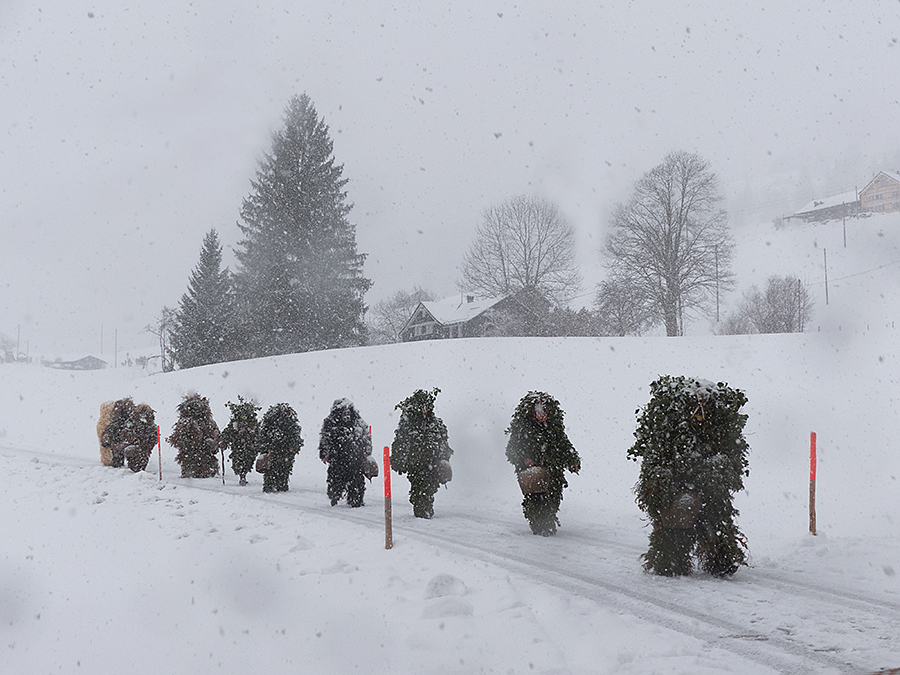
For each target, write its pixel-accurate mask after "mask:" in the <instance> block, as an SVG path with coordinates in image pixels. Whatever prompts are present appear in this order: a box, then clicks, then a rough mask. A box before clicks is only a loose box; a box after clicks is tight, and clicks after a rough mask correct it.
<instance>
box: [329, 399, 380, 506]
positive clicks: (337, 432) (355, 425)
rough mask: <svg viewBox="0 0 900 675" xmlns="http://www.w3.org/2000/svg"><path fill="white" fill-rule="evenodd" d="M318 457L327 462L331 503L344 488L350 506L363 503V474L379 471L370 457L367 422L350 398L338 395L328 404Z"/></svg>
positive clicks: (366, 476)
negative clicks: (328, 409) (336, 398)
mask: <svg viewBox="0 0 900 675" xmlns="http://www.w3.org/2000/svg"><path fill="white" fill-rule="evenodd" d="M319 459H321V460H322V461H323V462H325V463H326V464H327V465H328V498H329V499H330V500H331V505H332V506H335V505H336V504H337V503H338V501H340V499H341V497H343V496H344V493H345V492H346V494H347V503H348V504H349V505H350V506H353V507H357V506H362V505H363V496H364V495H365V493H366V481H365V478H369V479H371V478H374V477H375V476H377V475H378V463H377V462H376V461H375V460H374V459H373V458H372V437H371V436H370V435H369V428H368V425H367V424H366V421H365V420H364V419H363V418H362V417H360V415H359V412H358V411H357V410H356V408H355V407H354V405H353V402H352V401H350V400H348V399H346V398H341V399H338V400H337V401H335V402H334V403H332V404H331V412H330V413H328V417H326V418H325V421H324V422H323V423H322V432H321V434H320V435H319ZM373 465H374V474H373V473H372V466H373Z"/></svg>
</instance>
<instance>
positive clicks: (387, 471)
mask: <svg viewBox="0 0 900 675" xmlns="http://www.w3.org/2000/svg"><path fill="white" fill-rule="evenodd" d="M384 547H385V548H386V549H390V548H393V547H394V533H393V528H392V525H391V449H390V448H389V447H388V446H384Z"/></svg>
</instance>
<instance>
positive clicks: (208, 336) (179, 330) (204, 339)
mask: <svg viewBox="0 0 900 675" xmlns="http://www.w3.org/2000/svg"><path fill="white" fill-rule="evenodd" d="M234 310H235V303H234V292H233V285H232V279H231V274H230V273H229V271H228V270H227V269H222V247H221V245H220V244H219V237H218V235H217V234H216V231H215V230H214V229H212V230H210V231H209V232H207V234H206V236H205V237H204V239H203V248H202V249H201V250H200V262H199V263H198V264H197V267H196V268H194V271H193V272H192V273H191V277H190V279H189V280H188V290H187V292H186V293H185V294H184V295H182V296H181V302H180V303H179V307H178V310H177V312H176V314H175V321H174V326H173V328H172V331H171V338H170V339H171V351H172V355H173V356H174V358H175V361H176V362H177V363H178V365H179V367H181V368H193V367H195V366H205V365H207V364H210V363H222V362H224V361H229V360H231V359H233V358H235V355H234V345H233V339H234V337H233V336H234V330H235V329H234Z"/></svg>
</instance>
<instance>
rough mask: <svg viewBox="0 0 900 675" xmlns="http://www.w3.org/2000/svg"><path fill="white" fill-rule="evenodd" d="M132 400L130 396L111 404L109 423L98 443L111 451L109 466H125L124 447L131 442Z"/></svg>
mask: <svg viewBox="0 0 900 675" xmlns="http://www.w3.org/2000/svg"><path fill="white" fill-rule="evenodd" d="M133 414H134V401H132V400H131V397H126V398H121V399H119V400H118V401H116V402H115V403H114V404H113V409H112V414H111V415H110V419H109V425H108V426H107V427H106V430H105V431H104V432H103V435H102V436H101V438H100V443H101V445H103V446H104V447H107V448H109V449H110V450H111V452H112V464H110V466H114V467H122V466H125V448H127V447H128V446H129V445H130V444H131V428H132V425H133V422H132V416H133Z"/></svg>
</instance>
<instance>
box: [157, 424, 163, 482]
mask: <svg viewBox="0 0 900 675" xmlns="http://www.w3.org/2000/svg"><path fill="white" fill-rule="evenodd" d="M156 445H157V447H158V448H159V455H158V457H159V480H160V481H162V433H160V431H159V425H158V424H157V425H156Z"/></svg>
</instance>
